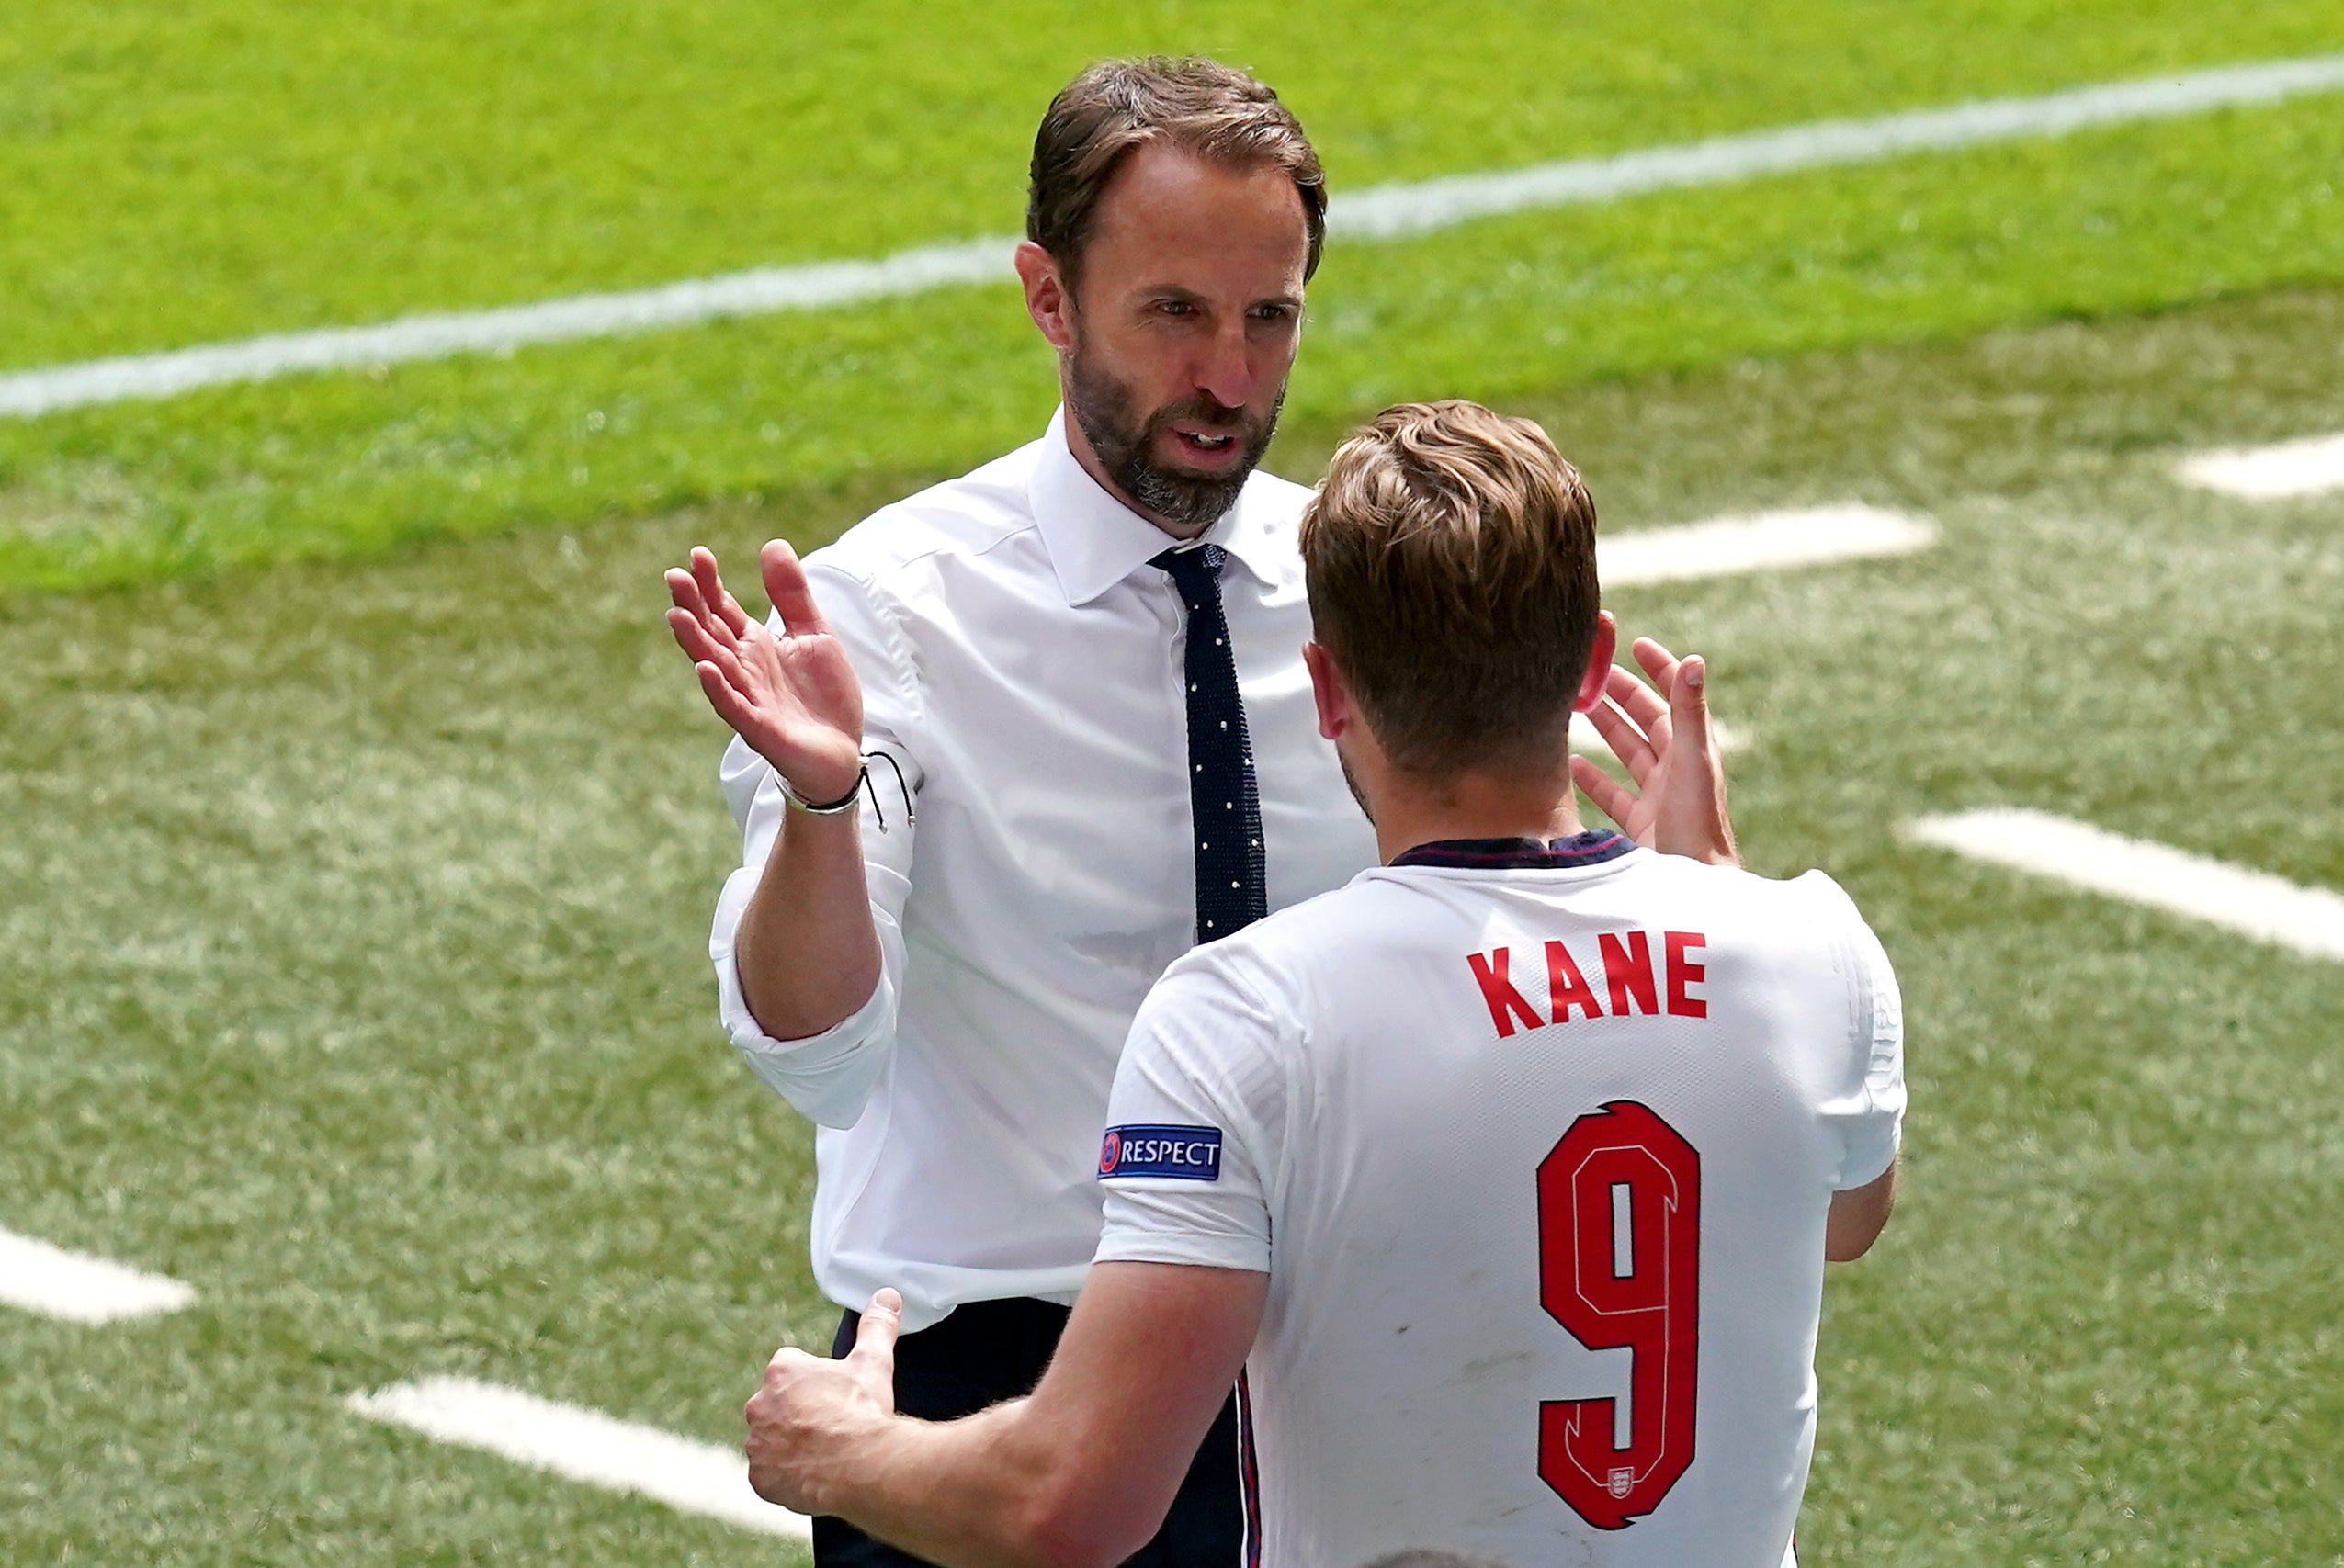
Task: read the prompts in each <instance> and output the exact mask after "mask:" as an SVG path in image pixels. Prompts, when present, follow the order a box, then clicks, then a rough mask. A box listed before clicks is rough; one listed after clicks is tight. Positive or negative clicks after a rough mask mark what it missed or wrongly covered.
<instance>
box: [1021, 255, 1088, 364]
mask: <svg viewBox="0 0 2344 1568" xmlns="http://www.w3.org/2000/svg"><path fill="white" fill-rule="evenodd" d="M1017 281H1018V282H1019V283H1020V284H1022V285H1024V286H1025V313H1026V314H1027V315H1029V316H1031V317H1033V318H1034V324H1035V325H1036V326H1037V327H1039V328H1040V329H1041V330H1042V336H1043V337H1045V338H1047V339H1048V340H1049V344H1050V346H1051V347H1052V348H1055V349H1057V350H1058V351H1059V353H1061V354H1065V353H1069V352H1070V351H1071V350H1072V349H1073V347H1074V295H1073V292H1072V290H1070V289H1069V288H1067V286H1066V278H1065V277H1064V276H1063V275H1061V274H1060V273H1059V265H1058V258H1057V257H1056V256H1053V255H1052V254H1050V253H1049V252H1047V251H1046V250H1044V249H1043V248H1042V247H1041V246H1039V245H1037V244H1036V243H1034V242H1033V241H1031V240H1021V241H1019V242H1018V244H1017Z"/></svg>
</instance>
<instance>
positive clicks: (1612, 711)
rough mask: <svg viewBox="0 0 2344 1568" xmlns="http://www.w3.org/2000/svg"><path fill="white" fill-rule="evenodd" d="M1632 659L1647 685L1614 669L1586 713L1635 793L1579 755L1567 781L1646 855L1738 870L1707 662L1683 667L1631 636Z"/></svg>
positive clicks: (1687, 661)
mask: <svg viewBox="0 0 2344 1568" xmlns="http://www.w3.org/2000/svg"><path fill="white" fill-rule="evenodd" d="M1634 652H1635V656H1636V662H1637V663H1638V664H1640V665H1642V666H1643V667H1644V672H1645V673H1646V674H1647V675H1648V676H1650V677H1651V679H1652V685H1651V686H1648V685H1646V684H1645V683H1644V682H1641V681H1639V680H1637V679H1636V675H1635V674H1634V672H1633V671H1629V670H1627V669H1626V668H1625V667H1624V666H1621V665H1617V664H1614V666H1612V671H1611V673H1610V675H1609V676H1608V677H1607V678H1606V680H1605V682H1604V695H1603V700H1602V702H1601V703H1599V704H1597V705H1596V706H1595V707H1593V708H1592V709H1591V710H1589V712H1588V715H1587V716H1588V719H1589V721H1590V722H1591V723H1592V724H1593V725H1594V726H1595V729H1596V733H1598V734H1599V735H1601V736H1602V737H1603V743H1604V744H1605V745H1607V746H1609V747H1610V748H1611V749H1612V754H1613V755H1614V756H1615V757H1617V758H1619V760H1620V761H1622V762H1623V763H1625V764H1626V766H1627V771H1628V777H1629V778H1630V779H1632V780H1634V781H1635V784H1634V787H1633V788H1631V787H1630V786H1629V785H1627V784H1622V783H1621V782H1620V781H1619V780H1617V779H1615V778H1614V777H1612V775H1611V774H1609V773H1605V772H1604V771H1603V770H1602V768H1600V767H1597V766H1596V765H1595V764H1594V763H1593V762H1592V761H1589V760H1588V759H1587V758H1585V757H1573V758H1572V759H1571V778H1572V780H1573V781H1574V782H1575V783H1577V784H1578V785H1579V787H1580V789H1582V790H1584V791H1585V792H1586V793H1587V796H1588V798H1589V799H1591V800H1592V801H1594V802H1595V804H1596V805H1597V806H1599V807H1602V809H1603V812H1604V814H1605V815H1606V816H1608V817H1610V818H1612V820H1613V821H1614V822H1616V823H1618V824H1619V825H1620V830H1621V831H1622V832H1624V833H1625V834H1626V835H1627V836H1628V837H1629V838H1631V839H1634V840H1636V842H1637V843H1639V844H1642V845H1644V846H1645V847H1646V848H1648V849H1654V850H1659V852H1661V853H1663V854H1674V855H1687V856H1690V857H1692V858H1693V859H1694V860H1703V861H1709V862H1711V863H1718V864H1727V865H1730V864H1733V863H1736V852H1735V849H1734V829H1733V823H1732V821H1731V819H1730V818H1728V817H1727V812H1726V769H1725V764H1724V762H1723V761H1722V760H1721V759H1720V758H1719V756H1718V749H1717V736H1716V729H1715V728H1714V727H1713V726H1712V725H1711V724H1710V722H1709V698H1708V694H1707V693H1706V692H1704V690H1703V687H1704V684H1705V683H1706V679H1707V674H1708V671H1707V668H1706V664H1705V661H1704V660H1703V659H1702V658H1701V656H1700V655H1698V654H1687V655H1686V656H1685V657H1684V658H1683V659H1682V660H1679V659H1678V658H1677V657H1676V656H1675V655H1674V654H1672V653H1670V651H1669V650H1668V649H1665V648H1663V647H1661V646H1660V645H1659V643H1657V642H1654V641H1653V640H1652V639H1651V638H1650V637H1638V638H1636V646H1635V649H1634ZM1655 686H1657V687H1659V691H1655V690H1654V689H1653V687H1655ZM1663 694H1666V695H1665V696H1664V695H1663Z"/></svg>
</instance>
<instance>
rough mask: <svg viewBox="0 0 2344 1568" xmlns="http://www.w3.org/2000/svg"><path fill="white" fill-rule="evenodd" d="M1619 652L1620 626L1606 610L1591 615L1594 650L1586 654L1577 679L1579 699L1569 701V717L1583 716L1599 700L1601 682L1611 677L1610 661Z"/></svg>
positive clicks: (1577, 697)
mask: <svg viewBox="0 0 2344 1568" xmlns="http://www.w3.org/2000/svg"><path fill="white" fill-rule="evenodd" d="M1619 651H1620V623H1619V622H1617V621H1615V620H1614V619H1613V618H1612V612H1611V611H1609V610H1598V611H1597V612H1596V613H1595V646H1594V647H1593V648H1591V649H1589V650H1588V653H1587V672H1586V673H1585V674H1584V675H1581V676H1580V678H1579V695H1578V696H1576V697H1573V698H1572V699H1571V711H1572V712H1573V713H1585V712H1587V711H1588V710H1589V709H1590V708H1591V707H1593V706H1594V705H1596V704H1598V703H1600V702H1602V700H1603V682H1606V681H1608V680H1610V679H1611V677H1612V659H1613V656H1614V654H1616V653H1618V652H1619Z"/></svg>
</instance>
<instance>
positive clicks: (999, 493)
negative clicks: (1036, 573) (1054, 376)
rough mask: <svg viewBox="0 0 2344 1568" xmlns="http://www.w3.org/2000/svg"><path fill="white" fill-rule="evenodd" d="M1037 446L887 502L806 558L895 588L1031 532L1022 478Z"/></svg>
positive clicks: (1029, 508) (1031, 516) (823, 567)
mask: <svg viewBox="0 0 2344 1568" xmlns="http://www.w3.org/2000/svg"><path fill="white" fill-rule="evenodd" d="M1038 445H1039V444H1038V443H1034V444H1029V445H1028V446H1021V447H1019V448H1018V449H1017V450H1015V451H1013V452H1008V453H1004V454H1003V455H1002V456H1001V457H996V458H994V459H993V460H992V461H991V462H989V463H986V464H984V465H983V466H981V467H979V468H972V469H970V470H969V471H968V473H965V474H962V475H960V476H959V477H958V478H957V479H946V480H944V481H943V482H942V483H940V484H934V485H930V486H929V487H928V488H927V489H926V490H923V491H919V492H917V493H916V494H912V495H908V496H906V497H904V498H903V499H902V500H900V501H896V502H889V503H888V504H887V505H885V506H882V507H880V508H879V509H878V511H877V512H874V513H871V514H870V515H869V516H868V517H866V518H864V519H863V520H862V521H861V522H859V523H857V524H855V525H854V526H853V527H851V528H848V529H847V530H846V531H845V532H844V533H843V534H841V535H840V536H838V537H837V538H836V539H834V540H832V542H831V543H829V544H827V545H824V546H823V547H821V548H820V549H818V550H815V551H814V552H813V553H812V554H810V556H808V557H807V558H806V564H807V566H808V567H809V568H810V569H812V570H827V571H832V572H836V573H839V574H840V575H842V576H845V577H850V578H853V579H855V581H859V582H862V583H864V584H866V586H875V587H889V586H897V585H900V583H901V582H902V581H903V580H904V579H905V577H906V575H907V574H909V573H912V572H913V571H915V570H917V569H918V568H919V567H920V566H921V565H922V564H923V562H930V561H934V560H936V559H937V558H956V557H957V558H968V557H974V556H981V555H985V554H987V553H989V552H991V551H992V550H994V549H995V548H997V547H999V546H1001V545H1002V543H1003V542H1004V541H1005V540H1008V539H1011V538H1013V537H1015V536H1018V535H1021V534H1027V533H1031V532H1032V531H1033V529H1034V507H1033V502H1032V499H1031V495H1030V492H1029V491H1028V488H1027V479H1028V477H1029V476H1030V475H1031V473H1032V471H1033V466H1034V460H1035V447H1036V446H1038Z"/></svg>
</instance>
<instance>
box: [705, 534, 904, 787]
mask: <svg viewBox="0 0 2344 1568" xmlns="http://www.w3.org/2000/svg"><path fill="white" fill-rule="evenodd" d="M758 565H759V566H760V567H761V568H762V569H763V571H764V582H765V595H766V597H767V598H768V599H770V600H771V601H772V602H773V607H774V609H775V610H776V611H777V612H779V614H780V616H781V633H780V635H779V636H776V635H775V634H774V632H773V631H772V630H771V629H770V628H768V627H767V626H765V625H764V623H763V622H761V621H758V620H755V619H753V618H752V617H751V616H750V615H749V614H748V613H747V612H746V611H744V610H743V609H742V608H741V605H740V604H739V603H738V602H736V601H735V600H734V599H733V597H732V595H731V594H730V593H729V592H726V591H725V586H724V580H723V579H722V578H720V577H719V576H718V575H717V568H716V557H715V556H714V555H712V554H711V553H709V552H708V550H706V549H704V548H702V547H698V546H694V547H693V549H692V564H691V568H690V570H685V569H683V568H680V567H676V568H670V569H669V570H668V573H667V592H668V593H669V595H670V597H672V598H673V599H674V601H675V604H674V608H673V609H671V610H669V611H668V612H667V627H668V630H670V631H672V632H674V634H675V641H676V646H678V647H679V648H681V649H684V654H685V658H687V659H689V660H692V668H693V670H694V671H695V672H696V673H697V674H698V676H699V678H700V689H701V690H702V691H703V692H705V693H707V694H708V705H709V706H710V707H712V708H714V709H716V711H717V716H718V717H719V718H721V719H723V720H724V722H725V723H727V724H729V725H730V726H731V727H732V728H733V731H734V733H736V734H738V735H739V736H740V737H741V739H743V740H745V741H747V742H748V743H749V745H750V746H751V747H752V748H753V749H754V750H755V751H756V753H757V754H758V755H759V756H761V757H763V758H764V760H765V761H768V762H771V763H772V764H773V766H774V770H775V771H776V773H779V774H780V775H781V776H782V777H783V778H785V779H787V780H788V781H789V787H790V788H792V789H794V790H796V791H797V792H798V795H800V796H801V797H803V798H804V799H807V800H814V801H828V800H836V799H838V798H840V797H841V796H843V795H845V794H846V793H847V792H848V791H849V790H851V789H853V788H854V787H855V782H856V781H857V780H858V779H860V778H861V777H862V773H863V688H862V684H861V682H857V681H856V680H855V668H854V666H853V665H851V664H849V663H848V662H847V660H846V650H845V649H844V648H843V647H841V646H840V645H839V641H838V638H837V637H834V636H832V634H831V629H830V626H829V623H827V622H825V621H824V620H823V619H822V613H821V610H820V609H819V608H818V607H817V606H816V605H815V604H814V594H813V590H812V588H811V587H810V585H809V584H808V583H807V581H806V569H805V568H804V567H803V566H802V565H800V564H799V562H798V552H797V551H796V550H793V549H791V548H790V547H789V546H788V544H787V542H786V541H784V540H780V539H774V540H770V541H768V542H767V543H766V545H765V547H764V550H763V551H762V552H761V553H760V555H759V558H758Z"/></svg>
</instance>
